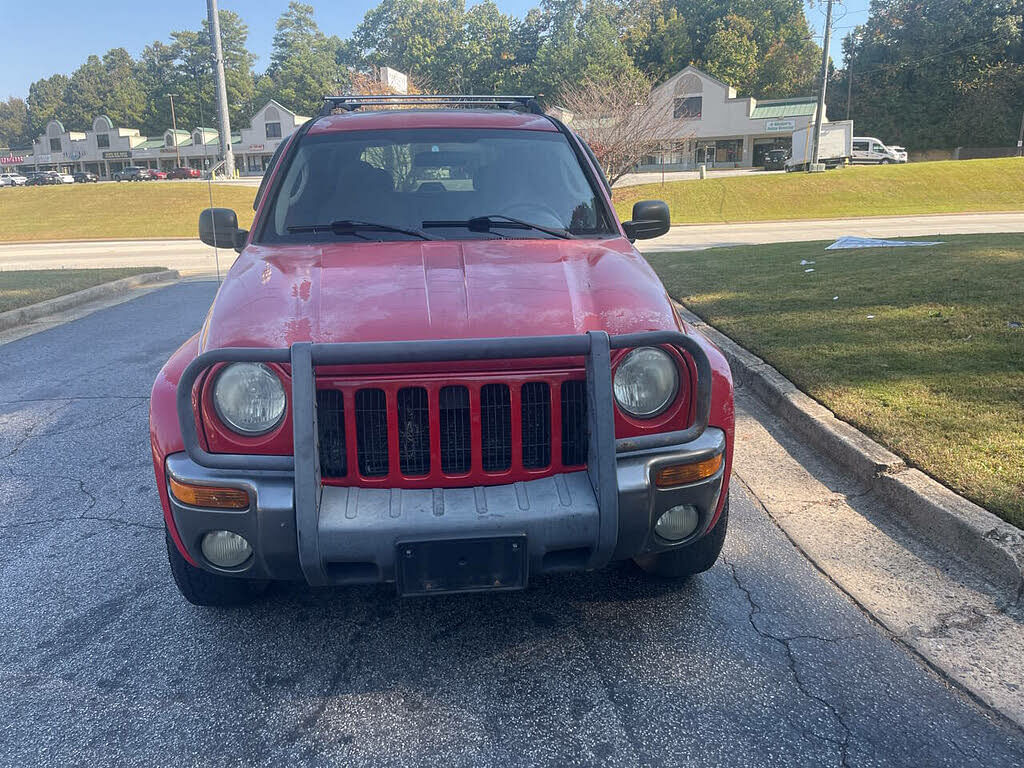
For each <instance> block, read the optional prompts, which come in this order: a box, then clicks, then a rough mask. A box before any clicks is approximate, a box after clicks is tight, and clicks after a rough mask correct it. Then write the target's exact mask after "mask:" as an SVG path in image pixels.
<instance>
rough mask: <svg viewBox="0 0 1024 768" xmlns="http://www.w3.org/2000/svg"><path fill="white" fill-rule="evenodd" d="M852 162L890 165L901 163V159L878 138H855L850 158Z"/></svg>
mask: <svg viewBox="0 0 1024 768" xmlns="http://www.w3.org/2000/svg"><path fill="white" fill-rule="evenodd" d="M850 162H851V163H861V164H867V163H877V164H879V165H888V164H889V163H898V162H900V157H899V155H898V154H897V153H896V152H894V151H893V150H892V149H890V148H889V147H887V146H885V144H883V143H882V142H880V141H879V140H878V139H876V138H873V137H871V136H854V137H853V155H852V156H851V158H850Z"/></svg>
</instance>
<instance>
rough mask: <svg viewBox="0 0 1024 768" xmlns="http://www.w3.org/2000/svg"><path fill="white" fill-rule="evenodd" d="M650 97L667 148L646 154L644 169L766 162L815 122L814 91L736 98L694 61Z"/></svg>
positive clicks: (761, 163) (728, 86) (786, 147)
mask: <svg viewBox="0 0 1024 768" xmlns="http://www.w3.org/2000/svg"><path fill="white" fill-rule="evenodd" d="M651 97H652V99H653V102H654V110H655V119H656V120H657V123H658V135H657V138H658V140H659V141H660V142H661V146H662V149H661V150H660V151H659V152H657V153H654V154H652V155H649V156H648V157H645V158H644V160H643V162H642V163H641V165H640V168H639V170H643V171H653V170H661V169H662V168H664V169H665V170H687V169H691V168H695V167H697V166H698V165H701V164H705V165H707V166H708V167H709V168H742V167H751V166H760V165H763V164H764V156H765V153H766V152H767V151H768V150H769V149H774V148H776V147H778V148H783V149H790V148H791V147H792V144H793V131H795V130H797V129H799V128H806V127H807V125H808V124H810V123H813V122H814V115H815V113H816V112H817V99H816V98H815V97H814V96H797V97H793V98H789V99H754V98H737V96H736V89H735V88H733V87H732V86H731V85H729V84H727V83H724V82H722V81H721V80H719V79H718V78H717V77H712V76H711V75H709V74H708V73H707V72H703V71H701V70H699V69H697V68H696V67H693V66H690V67H686V68H685V69H683V70H682V71H680V72H678V73H676V74H675V75H673V76H672V77H670V78H669V79H668V80H666V81H665V82H664V83H662V84H661V85H659V86H658V87H657V88H655V89H654V90H653V91H652V93H651ZM825 121H826V122H827V121H828V117H827V116H826V117H825Z"/></svg>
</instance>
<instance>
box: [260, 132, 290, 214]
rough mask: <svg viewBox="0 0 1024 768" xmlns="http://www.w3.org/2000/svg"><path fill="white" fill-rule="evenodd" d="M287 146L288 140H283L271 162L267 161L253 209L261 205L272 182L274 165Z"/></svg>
mask: <svg viewBox="0 0 1024 768" xmlns="http://www.w3.org/2000/svg"><path fill="white" fill-rule="evenodd" d="M287 146H288V142H287V141H282V142H281V143H280V144H278V145H277V149H275V150H274V154H273V155H272V156H271V158H270V162H269V163H267V170H266V171H265V172H264V174H263V178H262V179H261V180H260V188H259V189H257V190H256V198H255V199H254V200H253V201H252V209H253V210H254V211H255V210H256V209H257V208H259V207H260V200H261V199H263V193H264V192H266V191H267V184H268V183H269V182H270V174H271V173H272V172H273V170H274V166H275V165H277V161H278V159H279V158H280V157H281V153H282V152H283V151H284V148H285V147H287Z"/></svg>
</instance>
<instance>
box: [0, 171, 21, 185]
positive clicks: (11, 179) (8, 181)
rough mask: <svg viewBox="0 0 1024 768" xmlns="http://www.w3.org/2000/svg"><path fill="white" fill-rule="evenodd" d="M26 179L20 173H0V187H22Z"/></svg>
mask: <svg viewBox="0 0 1024 768" xmlns="http://www.w3.org/2000/svg"><path fill="white" fill-rule="evenodd" d="M27 181H28V177H27V176H22V175H21V174H20V173H0V187H23V186H25V182H27Z"/></svg>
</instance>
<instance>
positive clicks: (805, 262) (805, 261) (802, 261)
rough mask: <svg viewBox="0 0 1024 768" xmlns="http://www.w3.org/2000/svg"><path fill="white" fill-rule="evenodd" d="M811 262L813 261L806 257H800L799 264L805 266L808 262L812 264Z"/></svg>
mask: <svg viewBox="0 0 1024 768" xmlns="http://www.w3.org/2000/svg"><path fill="white" fill-rule="evenodd" d="M813 263H814V262H813V261H808V260H807V259H800V266H801V267H806V266H807V265H808V264H813Z"/></svg>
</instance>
